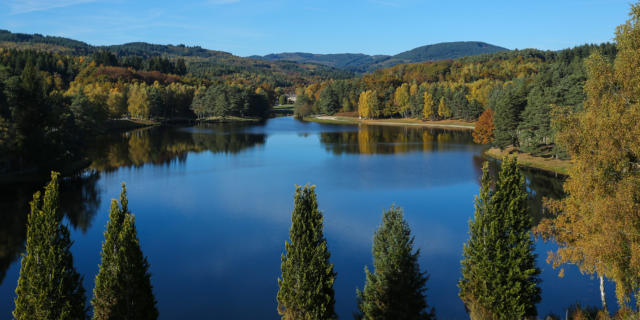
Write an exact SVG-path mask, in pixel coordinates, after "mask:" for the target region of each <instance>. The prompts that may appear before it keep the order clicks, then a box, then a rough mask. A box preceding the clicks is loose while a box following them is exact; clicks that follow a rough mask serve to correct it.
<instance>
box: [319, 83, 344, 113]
mask: <svg viewBox="0 0 640 320" xmlns="http://www.w3.org/2000/svg"><path fill="white" fill-rule="evenodd" d="M339 99H340V97H339V96H338V93H337V92H336V90H335V89H334V87H333V86H331V85H329V86H328V87H327V88H325V89H324V90H322V92H321V93H320V97H318V104H319V107H320V108H319V109H320V112H322V113H325V114H330V115H331V114H334V113H336V112H338V111H339V110H340V100H339Z"/></svg>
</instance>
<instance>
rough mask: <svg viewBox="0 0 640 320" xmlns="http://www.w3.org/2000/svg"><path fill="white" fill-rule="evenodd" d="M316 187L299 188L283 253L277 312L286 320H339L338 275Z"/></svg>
mask: <svg viewBox="0 0 640 320" xmlns="http://www.w3.org/2000/svg"><path fill="white" fill-rule="evenodd" d="M322 220H323V217H322V213H321V212H320V211H319V210H318V202H317V200H316V193H315V187H313V186H304V187H300V186H297V187H296V193H295V197H294V209H293V212H292V213H291V230H290V231H289V239H290V240H289V241H287V242H285V253H283V254H282V265H281V269H282V275H281V278H279V279H278V286H279V287H280V289H279V291H278V297H277V299H278V313H279V314H280V315H282V319H287V320H303V319H306V320H322V319H335V318H337V316H336V313H335V310H334V305H335V298H334V291H333V283H334V281H335V279H336V273H335V272H334V271H333V264H331V263H330V262H329V257H330V253H329V249H328V248H327V240H326V239H325V238H324V234H323V230H322V229H323V222H322Z"/></svg>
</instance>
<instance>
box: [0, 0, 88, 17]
mask: <svg viewBox="0 0 640 320" xmlns="http://www.w3.org/2000/svg"><path fill="white" fill-rule="evenodd" d="M95 1H97V0H9V1H8V3H7V5H8V7H9V12H10V13H11V14H20V13H28V12H34V11H45V10H49V9H53V8H62V7H68V6H73V5H77V4H82V3H89V2H95Z"/></svg>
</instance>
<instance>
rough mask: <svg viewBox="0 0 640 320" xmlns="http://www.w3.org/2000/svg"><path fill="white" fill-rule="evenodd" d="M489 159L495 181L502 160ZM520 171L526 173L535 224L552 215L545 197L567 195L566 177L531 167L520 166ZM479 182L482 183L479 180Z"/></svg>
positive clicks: (557, 197) (530, 205)
mask: <svg viewBox="0 0 640 320" xmlns="http://www.w3.org/2000/svg"><path fill="white" fill-rule="evenodd" d="M487 161H489V172H490V174H491V175H492V178H493V180H494V181H495V180H496V179H497V177H498V170H499V167H500V161H498V160H495V159H489V160H487ZM479 163H482V162H479ZM480 165H481V164H480ZM520 172H522V174H523V175H524V178H525V182H526V184H527V192H528V193H529V208H530V210H531V217H532V218H533V225H537V224H538V223H539V222H540V220H542V219H544V218H551V217H552V216H551V215H550V214H549V212H548V211H547V210H546V209H545V208H544V199H545V198H549V199H554V200H560V199H562V198H563V197H564V196H565V193H564V189H563V187H562V184H563V183H564V179H565V178H564V176H557V175H555V174H553V173H550V172H546V171H542V170H536V169H531V168H520ZM478 184H480V182H479V181H478Z"/></svg>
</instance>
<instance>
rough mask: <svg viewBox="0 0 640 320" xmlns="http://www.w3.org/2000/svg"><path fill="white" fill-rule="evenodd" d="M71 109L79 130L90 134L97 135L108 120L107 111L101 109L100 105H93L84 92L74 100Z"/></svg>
mask: <svg viewBox="0 0 640 320" xmlns="http://www.w3.org/2000/svg"><path fill="white" fill-rule="evenodd" d="M69 108H70V109H71V112H72V113H73V117H74V119H75V123H76V125H77V126H78V128H80V130H83V131H85V132H88V133H96V132H97V131H98V130H99V128H101V127H102V126H104V123H105V120H106V119H107V111H106V110H104V109H102V108H100V106H99V105H96V104H94V103H91V101H89V98H88V97H87V96H86V95H85V94H84V93H82V92H80V93H79V94H78V95H76V96H75V97H74V98H73V102H72V103H71V106H70V107H69Z"/></svg>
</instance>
